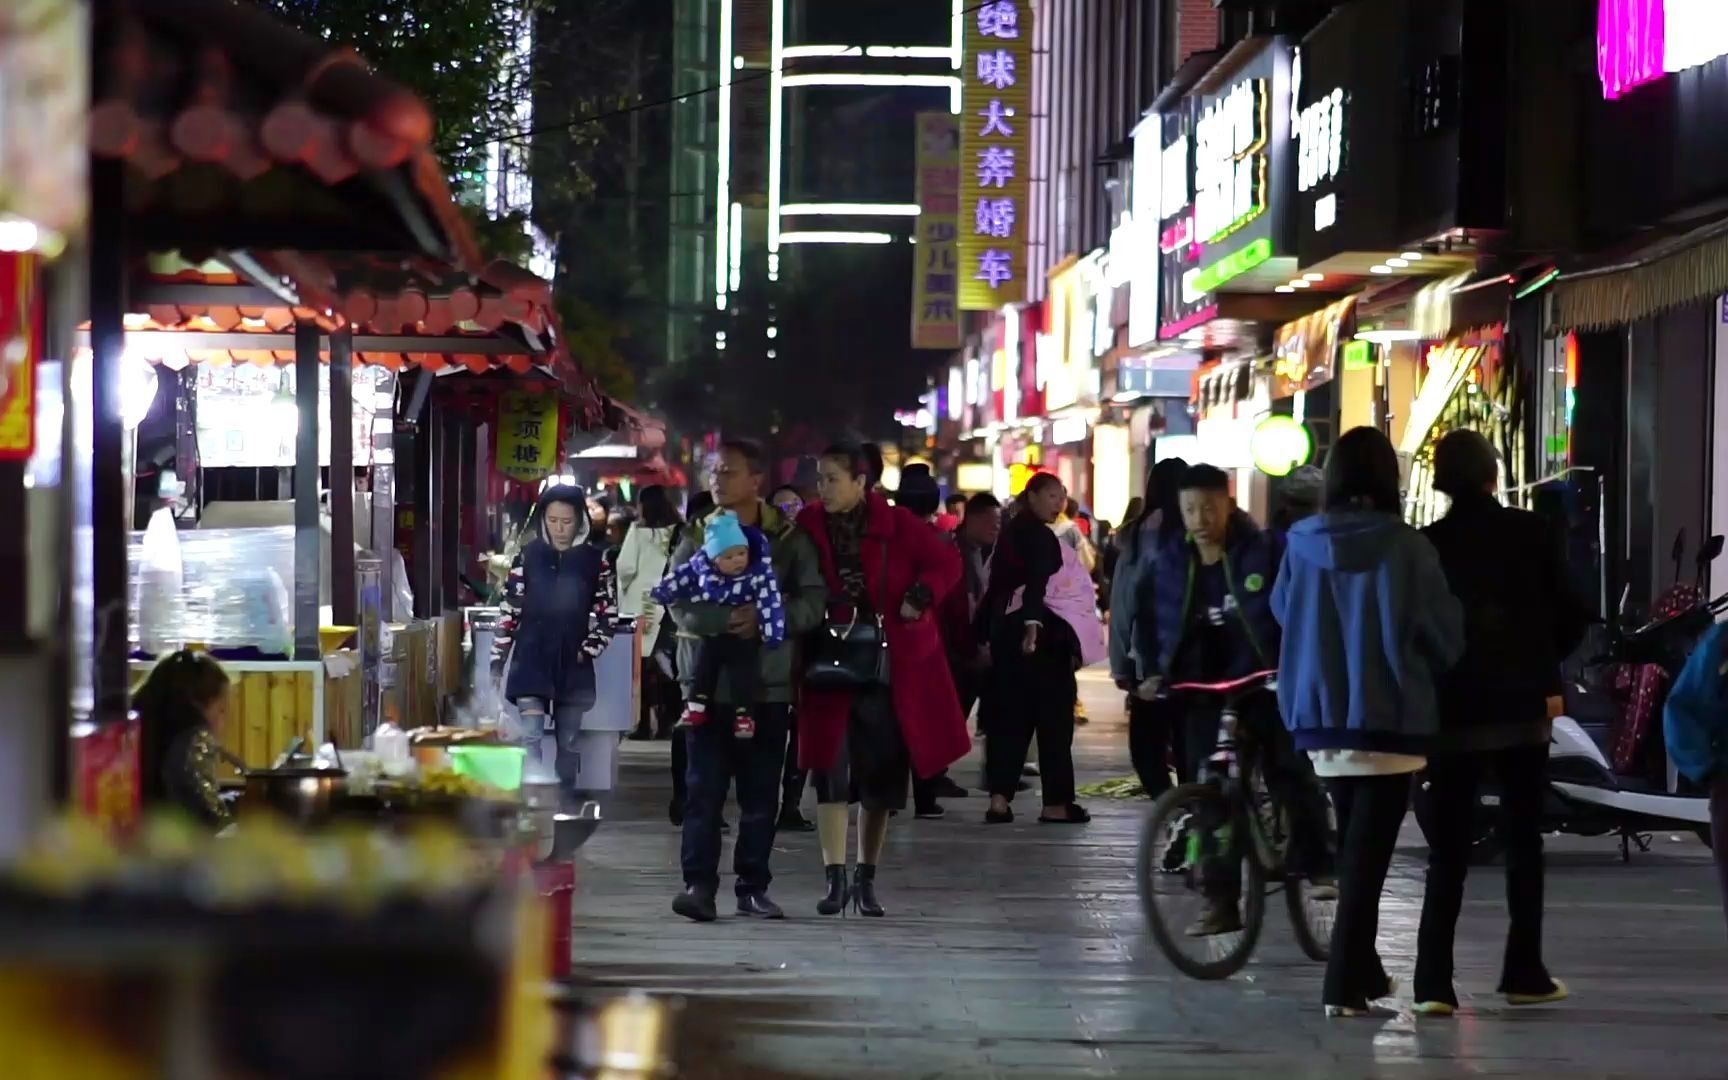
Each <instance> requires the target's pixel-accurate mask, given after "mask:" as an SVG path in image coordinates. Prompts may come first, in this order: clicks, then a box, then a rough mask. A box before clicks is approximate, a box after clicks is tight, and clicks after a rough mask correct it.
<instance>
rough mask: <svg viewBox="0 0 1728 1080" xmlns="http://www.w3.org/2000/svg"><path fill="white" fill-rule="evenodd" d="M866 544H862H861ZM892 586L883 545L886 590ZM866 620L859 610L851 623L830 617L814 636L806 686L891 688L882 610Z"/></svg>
mask: <svg viewBox="0 0 1728 1080" xmlns="http://www.w3.org/2000/svg"><path fill="white" fill-rule="evenodd" d="M860 544H862V541H860ZM887 586H888V542H887V541H884V542H883V544H882V587H883V590H884V592H886V590H887ZM883 607H886V605H878V610H877V612H876V614H874V615H872V616H870V617H868V618H865V617H862V616H861V615H860V614H859V611H858V609H857V607H854V608H853V609H852V617H851V618H850V619H845V620H842V619H837V618H835V617H834V616H832V615H830V616H828V617H827V618H825V619H823V621H822V626H821V628H820V629H818V630H817V631H816V633H815V635H814V638H813V640H812V642H811V646H810V664H809V666H808V667H807V668H806V669H805V671H804V683H805V685H807V686H810V687H812V688H814V689H817V690H860V689H863V688H865V687H870V686H886V685H888V635H887V633H886V631H885V630H884V629H883V622H882V614H881V608H883Z"/></svg>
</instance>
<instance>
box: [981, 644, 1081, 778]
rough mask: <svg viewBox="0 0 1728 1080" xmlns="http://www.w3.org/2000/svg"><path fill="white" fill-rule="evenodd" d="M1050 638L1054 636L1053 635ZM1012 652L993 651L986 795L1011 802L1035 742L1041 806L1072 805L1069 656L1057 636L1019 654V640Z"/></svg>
mask: <svg viewBox="0 0 1728 1080" xmlns="http://www.w3.org/2000/svg"><path fill="white" fill-rule="evenodd" d="M1052 636H1054V635H1052ZM1013 640H1014V644H1013V647H1012V652H1011V653H1010V652H1007V651H1003V650H1004V648H1006V643H1004V645H1003V646H999V647H997V649H996V651H997V654H998V658H997V660H996V664H995V667H994V669H993V670H994V674H995V680H996V684H995V694H996V701H995V702H994V708H993V709H992V710H991V717H990V733H989V737H988V738H987V739H986V740H985V743H984V771H985V775H986V778H987V779H988V781H989V783H990V794H991V795H1000V796H1002V797H1003V798H1005V799H1009V800H1012V799H1013V798H1014V792H1015V791H1016V790H1018V788H1019V786H1020V771H1021V770H1022V769H1024V768H1025V767H1026V751H1027V749H1028V748H1029V747H1030V746H1031V745H1032V739H1033V738H1034V737H1036V738H1037V740H1038V770H1039V774H1040V777H1041V780H1040V786H1041V787H1042V789H1043V796H1044V805H1045V806H1067V805H1068V804H1069V803H1072V802H1073V801H1074V701H1075V698H1077V697H1078V696H1079V687H1078V685H1077V684H1076V683H1075V681H1074V660H1073V654H1072V652H1071V651H1070V650H1069V649H1068V648H1067V647H1066V646H1065V645H1064V644H1063V643H1062V642H1061V639H1060V638H1059V637H1058V638H1057V639H1056V640H1055V641H1053V642H1051V643H1050V644H1048V645H1044V644H1041V645H1040V647H1039V649H1038V651H1037V652H1035V653H1033V654H1032V655H1031V656H1025V655H1022V654H1021V652H1020V649H1019V639H1018V638H1017V637H1016V638H1014V639H1013Z"/></svg>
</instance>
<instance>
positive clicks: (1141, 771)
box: [1128, 697, 1193, 799]
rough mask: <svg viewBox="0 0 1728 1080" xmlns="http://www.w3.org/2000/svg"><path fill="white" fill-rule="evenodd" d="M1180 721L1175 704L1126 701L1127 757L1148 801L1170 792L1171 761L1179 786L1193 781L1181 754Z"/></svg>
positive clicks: (1132, 698)
mask: <svg viewBox="0 0 1728 1080" xmlns="http://www.w3.org/2000/svg"><path fill="white" fill-rule="evenodd" d="M1183 721H1184V714H1183V710H1182V706H1181V704H1180V703H1178V702H1174V701H1169V700H1160V701H1142V700H1141V699H1139V698H1137V697H1130V698H1129V699H1128V757H1129V758H1130V760H1132V761H1133V762H1134V772H1135V775H1137V776H1139V777H1140V786H1141V787H1142V788H1144V789H1145V790H1146V797H1147V798H1149V799H1156V798H1157V797H1158V796H1160V795H1162V794H1164V793H1165V792H1166V791H1168V790H1170V766H1171V763H1172V759H1174V763H1175V765H1176V769H1177V773H1178V777H1179V779H1180V780H1181V782H1182V783H1184V784H1185V783H1188V782H1189V781H1190V780H1192V779H1193V776H1192V775H1190V774H1189V773H1188V760H1187V757H1186V755H1185V753H1184V751H1183V744H1184V741H1185V740H1184V739H1183V738H1182V727H1183Z"/></svg>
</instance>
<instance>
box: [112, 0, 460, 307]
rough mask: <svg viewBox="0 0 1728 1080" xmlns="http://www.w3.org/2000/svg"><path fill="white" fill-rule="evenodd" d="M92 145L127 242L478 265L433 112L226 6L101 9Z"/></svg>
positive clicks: (348, 57)
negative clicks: (122, 176)
mask: <svg viewBox="0 0 1728 1080" xmlns="http://www.w3.org/2000/svg"><path fill="white" fill-rule="evenodd" d="M96 42H97V56H96V60H95V65H94V71H95V87H94V93H93V94H92V101H91V114H90V149H91V153H92V154H93V155H94V156H95V157H96V158H97V159H98V160H103V159H115V160H121V161H124V162H125V163H126V164H127V165H128V166H129V168H128V169H127V171H126V182H125V187H124V198H125V201H126V206H127V209H128V241H129V246H130V247H132V248H133V250H138V249H151V250H169V249H175V248H182V247H184V246H186V245H187V244H188V242H196V241H197V240H198V239H200V238H204V239H208V240H210V241H211V242H213V243H215V244H219V245H220V246H221V247H223V248H229V249H251V248H259V249H265V250H275V249H289V248H291V249H294V250H299V251H316V250H325V251H376V252H384V251H397V252H404V253H414V254H423V255H428V256H431V257H433V258H436V259H439V260H440V261H443V262H446V263H448V264H449V265H451V266H452V267H454V268H456V269H457V270H461V271H465V272H468V273H477V272H479V271H480V269H481V268H482V266H483V259H482V257H481V255H480V250H479V247H478V245H477V244H476V242H475V240H474V236H473V233H472V231H471V230H470V229H469V228H468V226H467V223H466V222H465V221H464V220H463V218H462V215H461V212H460V211H459V210H458V209H457V207H456V205H455V203H454V202H453V201H452V200H451V197H450V192H449V189H448V187H447V185H446V183H445V181H444V174H443V168H442V166H441V165H440V164H439V162H438V159H437V157H436V156H435V155H434V154H433V153H432V149H431V141H432V130H433V125H432V115H431V113H430V112H429V111H428V110H427V108H426V106H425V105H424V104H422V103H421V102H420V100H419V99H418V98H416V97H415V96H414V95H413V94H412V93H410V92H409V91H408V90H406V89H404V88H403V87H401V86H398V85H397V84H396V83H394V82H391V81H390V80H388V79H384V78H382V77H380V76H378V75H376V74H374V73H372V72H371V71H370V70H368V69H367V67H366V65H365V62H364V61H363V60H361V59H360V57H359V56H357V55H356V54H354V53H353V52H351V51H349V50H346V49H338V48H334V47H332V46H331V45H329V44H328V43H325V42H322V41H319V40H318V39H316V38H313V37H309V36H307V35H305V34H302V33H299V32H298V31H296V30H294V29H292V28H290V27H288V26H286V25H284V24H283V23H281V22H280V21H278V20H276V19H274V18H272V17H271V16H270V15H268V14H266V13H265V12H263V11H262V10H259V9H257V8H254V7H251V6H249V5H244V4H236V3H233V2H231V0H133V2H132V3H115V4H111V5H109V4H104V5H99V12H98V17H97V21H96Z"/></svg>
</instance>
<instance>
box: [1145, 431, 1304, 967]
mask: <svg viewBox="0 0 1728 1080" xmlns="http://www.w3.org/2000/svg"><path fill="white" fill-rule="evenodd" d="M1176 487H1177V496H1178V498H1177V502H1178V506H1179V509H1180V512H1181V516H1182V526H1183V528H1182V529H1181V531H1179V532H1176V533H1174V534H1172V535H1169V536H1168V537H1166V538H1165V539H1164V541H1163V543H1162V545H1161V546H1160V549H1159V552H1158V557H1157V559H1156V561H1155V562H1154V563H1153V565H1152V567H1151V568H1150V569H1149V570H1147V571H1145V573H1144V574H1143V577H1142V582H1141V585H1140V589H1141V593H1142V596H1141V599H1140V601H1139V605H1138V607H1139V616H1138V617H1137V618H1136V619H1135V620H1134V628H1135V638H1136V640H1135V645H1134V657H1135V663H1136V664H1137V665H1138V667H1139V673H1140V675H1141V677H1142V682H1141V683H1140V686H1139V687H1138V688H1137V689H1136V691H1135V695H1136V696H1137V697H1138V698H1140V699H1141V700H1142V701H1155V700H1157V699H1158V698H1159V696H1160V693H1161V691H1162V688H1163V687H1166V686H1169V685H1170V684H1173V683H1202V684H1216V683H1222V682H1227V681H1230V680H1233V679H1240V678H1244V677H1246V676H1249V675H1253V674H1255V673H1256V672H1261V671H1268V670H1271V669H1272V668H1275V667H1277V665H1278V649H1279V636H1280V633H1279V628H1278V622H1277V620H1276V619H1274V618H1273V616H1272V607H1271V602H1270V598H1271V595H1272V590H1273V587H1274V579H1275V578H1276V576H1277V572H1278V565H1279V547H1278V543H1277V539H1276V537H1275V536H1274V535H1273V534H1271V533H1269V532H1267V531H1265V530H1264V529H1261V528H1260V527H1259V526H1258V525H1257V524H1255V522H1254V519H1253V518H1251V517H1249V516H1248V515H1247V514H1246V513H1244V512H1243V511H1242V509H1241V508H1240V507H1238V506H1237V505H1236V501H1235V499H1233V498H1232V497H1231V495H1230V479H1229V477H1228V476H1227V475H1226V474H1225V473H1224V471H1223V470H1222V469H1219V468H1217V467H1215V466H1212V465H1194V466H1191V467H1189V468H1188V469H1187V470H1186V471H1185V472H1184V473H1183V474H1182V478H1181V479H1180V480H1179V481H1177V484H1176ZM1175 706H1176V708H1178V709H1180V711H1181V719H1180V720H1179V724H1180V730H1181V744H1182V749H1183V752H1182V757H1181V760H1179V762H1178V766H1177V767H1178V771H1179V772H1180V773H1181V775H1182V780H1183V781H1184V782H1188V781H1190V780H1192V779H1194V778H1195V777H1197V776H1198V775H1199V773H1200V768H1201V765H1202V763H1203V762H1205V760H1206V759H1207V758H1208V757H1209V756H1210V755H1211V753H1212V750H1213V748H1214V747H1215V746H1216V745H1217V738H1218V723H1219V713H1220V711H1221V710H1222V708H1223V702H1222V701H1221V700H1220V699H1219V698H1218V697H1217V696H1215V695H1194V696H1192V697H1191V698H1189V699H1187V700H1185V701H1184V700H1182V699H1180V698H1178V699H1176V701H1175ZM1240 722H1241V723H1242V724H1243V725H1244V726H1245V727H1246V728H1247V729H1248V731H1249V732H1250V733H1251V735H1252V737H1253V738H1254V741H1255V743H1256V745H1257V746H1258V748H1259V754H1260V761H1261V764H1262V767H1263V769H1264V772H1265V776H1266V781H1267V784H1268V785H1269V786H1270V787H1271V788H1272V790H1273V792H1274V793H1275V794H1276V795H1277V797H1278V800H1279V802H1280V803H1281V804H1282V805H1283V806H1284V807H1285V808H1287V809H1288V810H1289V811H1290V813H1291V814H1292V817H1293V820H1292V822H1291V833H1292V835H1291V851H1290V863H1291V869H1292V871H1293V872H1295V873H1298V874H1301V875H1303V876H1306V877H1310V878H1323V877H1326V876H1327V875H1328V874H1329V868H1328V866H1327V863H1328V862H1329V854H1328V851H1327V843H1326V832H1325V828H1326V827H1325V807H1324V804H1323V802H1322V800H1321V796H1320V790H1319V788H1318V786H1317V785H1315V783H1314V781H1313V777H1312V775H1311V774H1310V773H1309V771H1308V768H1307V763H1306V762H1305V761H1303V760H1302V758H1301V757H1300V756H1299V755H1297V754H1296V753H1295V752H1294V749H1293V748H1292V747H1291V746H1290V742H1289V737H1288V736H1287V735H1286V734H1285V733H1284V730H1283V728H1282V727H1281V726H1280V725H1279V723H1278V718H1277V715H1276V712H1275V711H1274V709H1273V702H1272V700H1271V698H1270V696H1269V695H1258V696H1256V697H1252V698H1249V699H1248V700H1247V701H1245V702H1244V703H1243V704H1242V706H1241V709H1240ZM1216 824H1222V823H1221V822H1220V823H1216ZM1213 827H1214V823H1211V822H1204V821H1203V822H1200V823H1199V824H1198V829H1199V831H1200V833H1201V835H1202V837H1204V836H1206V835H1209V834H1210V833H1211V832H1212V830H1213ZM1202 848H1203V849H1204V850H1210V845H1207V844H1204V843H1203V844H1202ZM1202 871H1203V872H1202V875H1201V877H1202V881H1203V886H1204V890H1205V894H1206V899H1207V903H1206V906H1205V909H1204V910H1203V911H1201V913H1200V915H1199V917H1198V918H1196V920H1195V921H1194V923H1193V925H1191V926H1190V927H1188V930H1187V932H1188V935H1189V936H1191V937H1206V936H1209V935H1213V934H1229V933H1235V932H1237V931H1239V930H1240V929H1241V928H1242V918H1241V911H1240V909H1239V900H1240V894H1241V881H1240V865H1239V863H1237V862H1236V861H1235V860H1232V859H1218V860H1208V864H1207V865H1206V866H1205V867H1203V868H1202Z"/></svg>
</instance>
